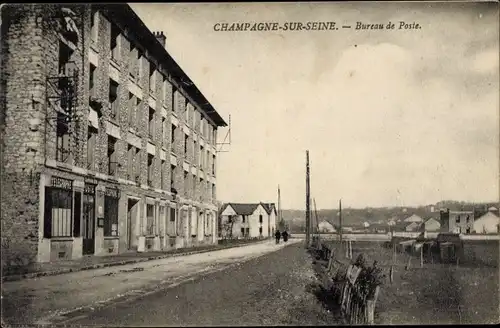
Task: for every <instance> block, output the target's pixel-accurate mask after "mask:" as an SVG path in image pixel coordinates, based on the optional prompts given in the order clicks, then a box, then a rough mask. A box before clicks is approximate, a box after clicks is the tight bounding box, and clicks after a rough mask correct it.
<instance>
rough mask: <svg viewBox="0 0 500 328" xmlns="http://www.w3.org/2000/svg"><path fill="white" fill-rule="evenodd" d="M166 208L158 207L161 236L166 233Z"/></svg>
mask: <svg viewBox="0 0 500 328" xmlns="http://www.w3.org/2000/svg"><path fill="white" fill-rule="evenodd" d="M164 218H165V206H159V207H158V220H157V221H159V222H158V228H159V229H158V232H159V233H160V236H161V235H163V233H164V232H165V226H164V224H165V220H164Z"/></svg>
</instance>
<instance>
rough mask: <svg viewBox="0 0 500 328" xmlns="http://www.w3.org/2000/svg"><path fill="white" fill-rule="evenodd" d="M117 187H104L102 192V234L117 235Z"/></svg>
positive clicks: (107, 235)
mask: <svg viewBox="0 0 500 328" xmlns="http://www.w3.org/2000/svg"><path fill="white" fill-rule="evenodd" d="M118 200H119V197H118V189H113V188H106V191H105V194H104V236H106V237H109V236H118Z"/></svg>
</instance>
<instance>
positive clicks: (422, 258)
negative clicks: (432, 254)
mask: <svg viewBox="0 0 500 328" xmlns="http://www.w3.org/2000/svg"><path fill="white" fill-rule="evenodd" d="M420 267H421V268H423V267H424V245H422V247H420Z"/></svg>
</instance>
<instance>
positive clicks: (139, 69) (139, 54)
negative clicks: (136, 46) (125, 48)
mask: <svg viewBox="0 0 500 328" xmlns="http://www.w3.org/2000/svg"><path fill="white" fill-rule="evenodd" d="M142 57H143V56H142V52H141V51H139V50H137V77H138V78H139V80H140V79H141V78H142V62H143V61H144V60H143V58H142Z"/></svg>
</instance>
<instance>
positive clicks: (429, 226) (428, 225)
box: [419, 218, 441, 231]
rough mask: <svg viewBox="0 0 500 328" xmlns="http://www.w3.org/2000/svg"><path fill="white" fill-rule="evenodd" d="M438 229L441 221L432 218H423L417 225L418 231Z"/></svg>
mask: <svg viewBox="0 0 500 328" xmlns="http://www.w3.org/2000/svg"><path fill="white" fill-rule="evenodd" d="M440 229H441V223H439V221H438V220H436V219H434V218H429V219H427V220H425V221H424V222H423V223H422V224H421V225H420V227H419V230H420V231H439V230H440Z"/></svg>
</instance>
